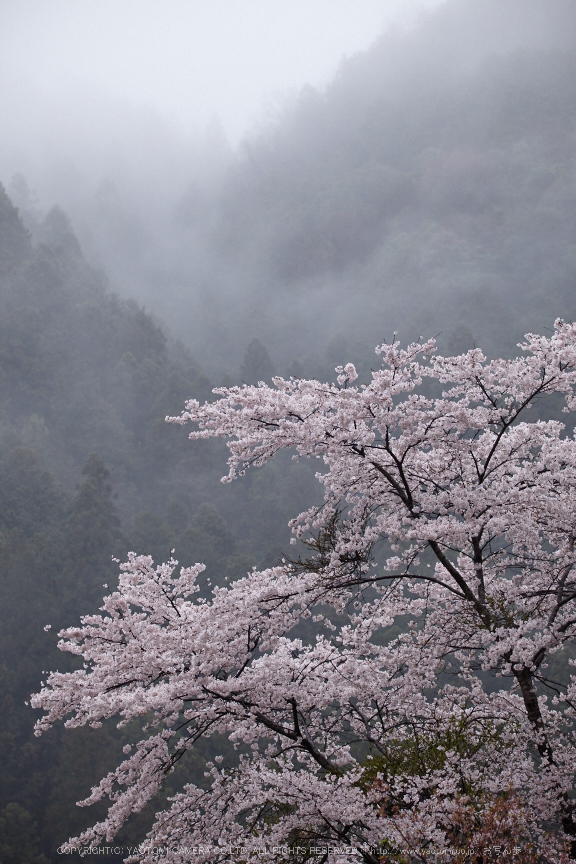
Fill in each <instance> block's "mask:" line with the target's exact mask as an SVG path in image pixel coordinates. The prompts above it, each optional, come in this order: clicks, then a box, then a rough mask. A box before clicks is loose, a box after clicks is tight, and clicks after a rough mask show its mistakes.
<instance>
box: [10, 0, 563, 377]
mask: <svg viewBox="0 0 576 864" xmlns="http://www.w3.org/2000/svg"><path fill="white" fill-rule="evenodd" d="M575 34H576V9H575V7H574V4H573V3H572V2H570V0H555V2H554V3H549V2H546V0H487V2H483V3H481V4H479V3H477V2H476V0H449V2H446V3H445V4H443V5H442V6H440V7H438V8H437V9H435V10H434V11H432V12H430V13H428V14H427V15H425V16H423V17H422V20H421V21H420V23H419V25H418V26H417V27H415V28H413V29H412V30H410V31H407V32H403V31H400V32H396V33H391V34H387V35H384V36H382V37H381V38H380V39H379V40H377V41H376V42H375V44H374V45H373V47H372V48H371V49H370V50H368V51H366V52H363V53H360V54H358V55H356V56H353V57H351V58H348V59H347V60H345V61H344V62H343V63H342V65H341V68H340V71H339V73H338V75H337V77H336V78H335V80H334V81H333V83H332V84H331V85H330V86H329V87H328V88H327V89H326V91H325V92H317V91H314V90H313V89H311V88H308V89H306V90H305V91H303V92H302V93H301V94H300V95H299V96H297V97H295V98H293V99H291V100H287V101H286V102H285V104H284V106H283V107H281V108H279V109H278V111H277V112H276V115H275V116H274V117H273V118H272V119H269V120H268V121H267V122H266V123H264V124H263V125H262V126H261V128H260V129H259V130H255V131H253V132H252V133H250V134H249V135H248V136H247V137H246V139H245V141H244V143H243V144H242V145H241V147H240V148H239V150H238V152H237V153H236V154H231V153H230V151H229V150H227V148H226V145H225V142H224V141H223V140H222V136H221V133H218V130H217V129H213V130H212V132H211V133H210V135H211V138H210V141H208V140H207V141H206V142H204V144H203V145H202V147H203V148H204V149H202V147H201V148H199V149H198V148H197V149H196V150H195V151H193V149H190V148H189V149H188V151H187V152H188V157H189V158H188V162H187V163H186V157H185V155H183V153H184V150H183V149H182V148H180V150H178V148H177V147H176V145H175V144H174V143H173V141H172V139H170V136H169V135H168V132H166V134H165V135H164V138H163V137H162V134H163V133H161V132H158V133H157V134H156V135H155V136H153V144H152V145H150V146H151V148H152V149H150V148H149V149H147V147H148V144H147V143H146V142H147V139H146V136H144V138H141V143H140V145H139V146H137V145H136V143H133V148H134V159H133V160H131V158H130V153H129V152H127V150H126V145H124V146H123V149H122V153H121V156H120V155H118V158H117V159H116V162H115V163H114V164H113V165H112V164H111V163H110V164H109V165H107V166H105V165H104V163H103V162H102V160H100V161H98V160H97V159H95V161H94V167H93V172H94V173H93V176H91V175H90V171H89V168H88V167H86V166H85V167H84V174H82V173H78V174H76V175H74V183H73V184H71V182H70V180H69V179H67V180H66V181H62V183H61V186H60V192H61V198H60V201H59V203H61V204H62V205H63V206H64V207H65V208H66V209H67V210H69V212H70V213H71V214H72V218H73V221H74V225H75V226H77V228H78V230H79V233H80V236H81V237H82V244H83V247H84V248H85V249H86V250H88V253H89V256H90V260H91V261H92V262H99V263H100V264H101V265H102V266H104V267H105V269H106V271H107V273H108V275H109V278H110V280H111V284H112V285H113V287H114V290H115V291H118V292H119V293H120V294H121V295H122V296H127V295H134V296H136V297H138V298H139V299H140V300H141V301H143V302H145V303H146V304H147V306H148V308H150V309H152V310H154V312H155V314H156V315H158V316H159V318H160V319H161V320H162V321H164V322H166V323H167V324H168V325H169V327H170V329H171V330H172V332H174V333H175V334H176V335H177V336H178V337H179V338H181V339H182V340H183V341H184V342H185V344H186V345H187V346H188V347H189V348H190V349H191V350H192V352H193V353H194V355H195V356H196V357H198V358H200V360H201V363H202V365H203V367H204V368H205V369H207V370H208V371H209V373H210V374H211V375H212V376H213V377H214V378H215V380H216V381H217V382H218V381H219V380H221V379H222V376H226V380H235V381H240V380H242V379H241V372H240V370H241V366H242V362H243V358H244V355H245V353H246V350H247V349H248V346H249V345H250V344H251V343H252V341H253V340H254V339H255V338H256V339H258V340H259V341H260V342H261V344H262V345H263V347H264V348H265V349H266V350H267V351H268V352H269V355H270V361H271V367H273V368H274V369H275V370H276V371H277V372H278V373H280V374H286V373H295V374H304V372H306V374H308V373H309V374H317V375H322V376H329V375H331V374H332V372H333V367H334V365H336V364H337V363H341V362H345V361H347V360H350V359H352V360H354V361H355V362H357V363H359V364H360V365H361V366H363V367H364V368H366V367H367V366H370V365H372V364H373V362H374V357H373V353H372V351H373V346H374V345H375V344H377V343H379V342H381V341H382V340H383V339H384V338H386V339H389V338H391V336H392V334H393V332H394V331H397V332H398V333H399V335H400V337H401V338H402V339H403V340H404V341H406V340H409V339H412V338H418V337H419V336H420V335H422V336H430V335H435V334H437V333H439V334H441V335H440V347H441V349H442V350H444V351H460V350H464V349H465V348H468V347H470V346H471V345H472V344H477V345H481V346H482V347H483V348H484V349H485V350H487V351H488V352H489V353H497V352H500V353H502V352H503V353H510V352H511V351H513V350H515V348H514V346H515V344H516V343H517V342H518V340H519V339H520V338H521V336H522V334H523V333H524V332H525V331H526V330H527V329H536V330H538V329H540V328H541V327H546V326H548V327H549V326H551V323H552V321H553V319H554V317H556V316H557V315H563V316H566V317H572V316H573V314H574V303H573V291H572V286H573V284H574V266H575V265H574V260H575V258H574V256H575V249H574V242H573V238H574V234H575V231H574V228H575V226H574V219H575V215H574V214H575V205H576V197H575V188H574V152H575V144H574V118H575V113H576V112H575V109H576V104H575V99H576V70H575V60H574V56H575V54H574V45H575V40H576V35H575ZM107 134H108V135H110V134H111V133H110V132H108V133H107ZM171 141H172V143H170V142H171ZM184 149H185V148H184ZM149 150H150V152H149ZM152 151H153V153H152ZM143 153H146V154H147V155H146V156H144V155H142V154H143ZM154 166H155V167H154ZM186 166H187V167H186ZM46 170H47V169H46ZM138 171H140V174H138ZM61 175H62V172H60V174H58V175H56V174H55V175H54V176H53V178H52V185H51V186H50V188H51V189H52V194H54V195H56V194H57V189H58V185H57V183H56V180H55V178H56V176H61ZM49 185H50V184H47V183H45V184H44V186H45V188H48V186H49ZM11 190H12V192H13V194H14V197H15V200H16V201H17V203H18V205H19V207H20V209H21V211H22V213H23V216H24V218H25V221H26V224H27V225H28V227H29V228H30V230H32V231H33V233H34V235H35V236H37V227H36V226H37V223H38V207H39V205H38V202H36V203H35V201H34V196H33V194H31V193H29V192H26V189H25V188H23V187H22V183H21V182H20V183H18V182H16V183H15V184H13V186H12V187H11ZM41 209H42V208H41V207H40V210H41Z"/></svg>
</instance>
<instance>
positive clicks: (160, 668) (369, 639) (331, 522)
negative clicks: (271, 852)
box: [33, 321, 576, 864]
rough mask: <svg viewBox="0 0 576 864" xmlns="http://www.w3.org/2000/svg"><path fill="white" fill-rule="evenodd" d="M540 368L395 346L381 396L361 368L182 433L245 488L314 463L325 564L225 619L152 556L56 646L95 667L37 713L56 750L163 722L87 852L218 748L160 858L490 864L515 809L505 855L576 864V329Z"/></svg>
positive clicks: (220, 410) (165, 824) (236, 394)
mask: <svg viewBox="0 0 576 864" xmlns="http://www.w3.org/2000/svg"><path fill="white" fill-rule="evenodd" d="M520 347H521V348H522V352H523V353H522V356H520V357H519V358H516V359H512V360H503V359H498V360H493V361H490V362H488V361H487V360H486V358H485V357H484V356H483V355H482V353H481V352H480V351H479V350H478V349H474V350H471V351H469V352H468V353H466V354H464V355H461V356H457V357H437V356H436V355H435V349H434V343H433V342H432V341H430V342H426V343H423V344H421V343H417V344H413V345H411V346H409V347H408V348H406V349H402V348H401V347H400V345H399V344H398V343H397V342H394V343H393V344H390V345H382V346H381V347H380V348H378V349H377V351H378V353H379V354H380V355H381V358H382V365H381V368H379V369H378V370H377V371H375V372H373V373H372V377H371V381H370V382H369V383H368V384H365V385H360V386H358V385H356V384H354V382H355V381H356V380H357V374H356V370H355V369H354V367H353V366H352V364H348V365H346V366H344V367H338V369H337V370H336V371H337V383H335V384H322V383H320V382H318V381H314V380H300V379H291V380H284V379H282V378H275V379H274V382H273V384H274V386H273V387H269V386H266V385H264V384H263V383H261V384H260V385H258V386H243V387H231V388H220V389H219V390H217V391H215V392H216V394H217V395H218V396H219V398H218V399H217V400H216V401H214V402H212V403H209V404H205V405H200V404H199V403H198V402H196V401H190V402H188V403H187V405H186V410H185V411H184V412H183V414H182V416H181V417H178V418H170V419H171V420H172V421H173V422H177V423H182V424H187V423H195V424H197V428H196V430H195V431H193V432H192V433H191V435H190V437H191V438H193V439H194V438H212V437H221V438H225V439H227V441H228V447H229V450H230V454H231V455H230V459H229V466H230V471H229V474H228V477H227V478H225V479H226V480H232V479H234V478H235V477H236V476H238V475H242V474H243V473H244V472H245V471H246V470H247V469H248V468H249V467H251V466H258V465H263V464H264V463H265V462H267V461H268V460H270V459H272V458H273V457H274V456H275V454H276V453H277V452H278V451H280V450H282V449H286V448H288V449H290V450H291V451H292V452H293V453H294V458H301V457H304V458H307V457H319V458H320V460H321V462H322V464H323V466H324V469H323V471H321V472H319V473H318V475H317V477H318V480H319V482H320V483H321V484H322V486H323V487H324V503H323V505H322V506H321V507H312V508H311V509H309V510H307V511H306V512H304V513H301V514H300V515H299V516H298V517H297V518H296V519H295V520H294V522H293V524H292V527H293V531H294V536H295V540H298V539H301V540H306V538H310V537H311V536H312V537H315V538H316V540H314V541H312V542H310V544H309V545H310V547H311V548H312V549H313V551H314V552H315V555H312V557H311V558H309V559H306V560H304V561H302V560H298V561H297V562H294V561H288V562H285V563H284V564H283V565H282V566H278V567H274V568H271V569H268V570H264V571H261V572H260V571H256V570H254V571H253V572H251V573H250V574H248V575H247V576H246V577H245V578H243V579H239V580H238V581H236V582H234V583H232V584H231V585H230V586H229V587H227V588H221V587H220V588H215V589H214V590H213V592H212V594H211V595H210V596H209V597H204V596H201V594H200V593H199V591H198V586H197V577H198V575H199V573H200V572H201V571H202V570H203V566H202V565H200V564H198V565H196V566H195V567H192V568H189V569H181V570H178V568H177V562H175V561H170V562H168V563H167V564H162V565H160V566H157V567H156V566H154V564H153V562H152V560H151V559H150V558H149V557H145V556H136V555H135V554H131V555H130V556H129V558H128V562H127V563H126V564H123V565H122V567H121V574H120V579H119V584H118V589H117V590H116V591H114V592H113V593H112V594H111V595H110V596H108V597H106V598H105V600H104V605H103V607H102V610H101V614H98V615H91V616H86V617H85V618H83V619H82V622H81V625H80V626H79V627H75V628H70V629H68V630H65V631H63V632H61V634H60V636H61V640H62V641H61V642H60V647H61V648H62V650H65V651H70V652H72V653H74V654H77V655H78V656H79V657H81V658H82V660H83V668H82V669H79V670H78V671H75V672H72V673H65V674H62V673H57V672H56V673H52V674H51V675H50V676H49V678H48V680H47V681H46V683H45V685H44V686H43V688H42V691H41V692H40V693H39V694H38V695H36V696H34V697H33V705H34V706H35V707H38V708H43V709H44V710H45V712H46V714H45V716H44V717H43V718H42V719H41V720H39V721H38V724H37V731H38V734H40V733H41V732H42V731H44V730H45V729H47V728H48V727H49V726H50V725H51V724H52V723H54V722H55V721H57V720H60V719H64V718H67V719H66V725H68V726H72V727H74V726H83V725H86V724H88V725H90V726H95V727H97V726H99V725H100V724H101V723H102V721H103V720H105V719H107V718H111V717H119V718H120V723H121V724H127V723H129V722H131V721H133V720H135V719H137V718H143V720H144V723H145V726H144V733H143V737H142V740H140V741H138V742H135V743H134V744H133V746H131V747H126V748H125V756H126V759H125V760H124V761H123V762H122V764H121V765H120V766H119V767H118V768H117V769H116V770H115V771H113V772H111V773H110V774H109V775H108V776H106V777H105V778H104V779H103V780H102V781H101V783H100V784H99V785H98V786H97V787H95V788H94V789H93V790H92V794H91V795H90V797H89V798H87V799H86V801H84V802H82V803H83V804H91V803H93V802H95V801H98V800H100V799H102V798H108V799H109V801H110V808H109V811H108V816H107V818H106V819H105V820H104V821H103V822H101V823H98V824H96V825H95V826H94V827H93V828H92V829H90V830H89V831H87V832H85V833H84V834H82V835H81V836H80V837H78V838H75V839H74V840H73V841H71V842H72V843H73V844H74V843H75V844H76V845H77V846H86V845H89V844H98V843H101V842H110V841H112V839H113V838H114V837H115V836H116V834H117V832H118V830H119V829H120V828H121V826H122V825H123V824H124V822H125V820H126V819H127V818H128V817H129V816H130V814H131V813H133V812H137V811H139V810H141V809H142V807H143V806H144V805H145V804H146V803H147V802H148V801H149V800H150V799H151V797H152V796H153V795H154V794H155V792H156V791H157V790H158V789H159V788H160V786H161V785H162V782H163V779H164V777H165V775H166V773H167V772H168V771H170V770H171V768H173V766H174V765H175V764H176V763H177V762H178V760H179V759H180V758H181V757H182V756H183V755H184V754H185V753H186V752H187V751H188V750H190V749H192V748H194V746H195V744H196V742H197V741H198V740H199V739H200V738H202V737H210V736H213V735H216V734H218V735H221V736H222V735H223V736H226V738H227V739H229V741H231V742H232V743H233V744H234V746H235V747H236V748H237V759H235V760H234V761H233V763H232V764H226V763H225V762H224V761H223V760H222V759H221V758H220V757H218V758H217V759H216V760H215V761H214V763H211V764H209V765H208V767H207V781H208V782H207V783H206V785H205V787H203V788H200V787H198V786H195V785H192V784H190V785H187V786H185V787H184V788H183V790H182V792H181V793H180V794H178V795H176V796H175V797H174V798H173V799H172V801H171V806H170V807H169V809H167V810H165V811H164V812H161V813H159V814H158V816H157V819H156V822H155V825H154V827H153V829H152V831H151V834H150V835H149V845H150V846H153V847H156V848H160V847H161V848H163V849H165V850H166V852H165V854H164V856H163V860H165V861H167V862H170V864H185V862H186V861H187V860H188V859H187V858H186V857H185V855H184V856H183V853H180V852H179V851H178V849H179V848H185V847H199V848H200V847H204V848H205V849H206V853H205V854H203V855H200V856H199V857H196V858H195V859H194V860H197V861H199V862H201V861H206V862H208V861H212V862H224V861H231V860H233V859H232V858H230V854H231V853H230V851H229V850H230V849H231V848H232V847H242V849H243V859H242V860H245V861H251V860H254V861H256V860H259V857H258V856H259V855H260V851H259V850H261V848H262V847H263V846H266V847H267V848H277V849H284V848H286V849H288V848H295V847H302V848H305V849H306V850H307V852H306V855H307V856H308V857H306V860H307V861H316V860H317V861H318V862H319V861H323V862H327V864H337V862H339V864H351V862H358V861H359V860H361V861H364V862H366V864H377V862H378V861H380V860H387V859H386V854H387V852H386V850H387V849H393V848H407V847H408V848H412V849H420V850H422V856H423V857H422V860H428V858H429V856H430V854H431V852H432V851H433V850H436V851H437V852H438V853H440V852H441V851H442V850H446V851H448V850H449V849H450V848H454V846H455V845H456V846H458V845H461V844H462V834H460V835H459V837H456V834H457V827H458V826H460V827H461V826H462V825H464V824H466V825H467V826H468V827H467V829H466V830H467V831H468V835H467V840H468V841H469V844H470V846H474V845H475V837H476V839H477V840H478V841H479V842H480V838H481V841H482V843H483V844H484V845H485V843H486V838H485V836H484V835H483V834H482V823H483V818H484V815H486V814H490V813H494V812H495V810H494V808H495V806H496V804H495V802H502V801H506V800H509V801H513V802H514V803H513V815H512V816H511V815H509V816H508V817H507V818H508V823H507V824H508V825H509V826H512V825H513V826H515V827H514V831H518V832H520V833H522V837H511V836H510V837H505V838H504V841H503V842H504V845H509V846H511V847H514V848H520V845H521V843H529V844H531V847H530V848H532V849H534V850H535V852H534V854H535V855H537V854H542V855H543V856H544V858H543V859H542V860H546V861H548V862H551V864H553V862H558V864H559V862H562V861H565V860H569V856H570V854H571V851H572V850H574V849H576V845H571V844H573V843H574V841H575V840H576V817H575V816H574V812H573V811H574V803H573V792H574V775H575V770H576V747H575V738H574V732H575V723H576V701H575V700H576V685H575V680H574V676H573V674H572V671H571V666H572V661H571V659H570V658H571V657H573V656H574V652H573V643H574V636H575V633H576V604H575V601H576V572H575V567H574V565H575V559H576V550H575V548H574V541H575V537H576V534H575V532H576V441H575V439H574V436H573V434H572V432H571V431H570V432H568V431H567V429H566V428H565V427H564V426H563V424H562V423H560V422H558V421H556V420H542V419H538V411H539V406H540V404H541V402H542V400H543V399H544V398H545V397H550V396H553V395H554V394H560V398H563V399H564V410H565V411H566V412H567V414H568V415H569V414H570V413H571V412H573V411H574V410H575V409H576V397H575V393H574V388H575V384H576V326H575V325H573V324H567V323H564V322H563V321H557V322H556V325H555V332H554V335H553V336H552V337H550V338H544V337H541V336H536V335H528V336H527V337H526V342H525V343H523V344H522V345H521V346H520ZM556 398H558V397H556ZM306 619H308V621H307V626H306V627H304V626H303V624H302V622H303V621H306ZM312 623H313V624H314V626H313V627H311V624H312ZM311 633H312V635H310V634H311ZM306 634H308V635H306ZM499 806H500V805H499ZM510 807H512V804H510ZM463 812H466V814H467V815H466V818H464V817H463V816H462V813H463ZM498 812H500V811H498ZM510 813H512V810H510ZM486 818H488V816H487V815H486ZM461 830H463V829H461ZM511 830H512V828H510V827H509V831H511ZM475 832H476V833H475ZM497 841H498V838H495V839H494V842H497ZM316 848H318V849H324V850H328V851H324V852H322V853H321V854H320V853H318V855H316V853H315V852H314V849H316ZM332 848H333V849H334V851H330V849H332ZM343 849H345V850H348V851H344V852H343V851H342V850H343ZM251 850H252V851H251ZM572 854H573V852H572ZM131 860H134V861H136V860H139V861H143V862H149V861H150V862H151V861H152V857H151V856H150V855H149V854H148V853H146V852H143V853H142V854H139V855H138V856H136V857H135V858H133V859H131ZM155 860H156V859H155ZM276 860H277V861H283V860H286V861H288V860H295V859H293V858H290V857H289V856H288V857H283V854H281V853H278V855H277V856H276ZM526 860H528V859H526ZM531 860H532V859H531ZM534 860H536V858H534Z"/></svg>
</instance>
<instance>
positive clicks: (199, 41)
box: [0, 0, 443, 144]
mask: <svg viewBox="0 0 576 864" xmlns="http://www.w3.org/2000/svg"><path fill="white" fill-rule="evenodd" d="M442 2H443V0H0V87H1V89H2V91H3V92H0V105H1V104H4V105H6V104H8V105H12V109H13V110H16V108H15V106H16V103H17V102H18V103H20V102H21V101H22V100H23V101H25V102H28V103H29V109H30V112H32V113H33V114H34V113H35V112H37V113H38V115H41V114H42V113H43V112H42V106H44V108H45V109H48V106H50V108H49V109H48V112H47V113H50V112H51V111H54V110H56V112H57V113H60V112H61V111H64V112H66V110H68V111H72V112H77V110H78V106H79V105H80V104H81V103H82V102H84V104H86V105H87V103H89V102H90V101H92V100H94V101H95V102H98V100H100V101H101V100H104V101H109V100H110V99H113V100H115V101H118V103H119V104H124V105H128V103H130V104H131V105H132V106H134V107H136V108H145V109H152V110H153V111H154V112H159V113H161V114H162V115H164V116H165V117H166V119H169V118H170V116H172V118H173V119H176V118H178V121H179V124H181V125H182V127H183V130H184V131H186V132H188V131H190V132H192V131H194V130H198V131H199V130H201V129H202V128H205V127H206V125H207V124H208V123H209V122H210V121H211V119H212V118H213V117H214V116H217V117H219V119H220V121H221V122H222V124H223V127H224V129H225V131H226V134H227V136H228V137H229V139H230V140H231V142H232V143H234V144H235V143H236V142H237V141H238V140H239V139H240V138H241V137H242V135H243V134H244V133H245V132H246V130H247V129H249V128H250V126H251V125H252V124H253V123H254V122H255V121H256V120H257V119H258V117H259V116H260V115H261V113H262V111H263V107H264V106H265V105H266V104H267V103H270V102H271V101H273V100H274V98H275V97H276V95H277V94H280V95H285V94H290V93H291V92H294V91H298V90H299V89H300V88H301V87H302V86H303V85H305V84H307V83H308V84H312V85H313V86H316V87H320V88H321V87H323V86H325V85H326V84H327V83H328V82H329V80H330V79H331V78H332V77H333V76H334V74H335V72H336V70H337V68H338V65H339V62H340V60H341V58H342V57H343V56H344V55H350V54H354V53H355V52H357V51H359V50H362V49H364V48H367V47H368V46H369V45H370V44H371V43H372V42H373V41H374V40H375V38H376V37H377V36H378V35H379V34H380V32H382V31H383V30H384V29H385V28H386V27H388V26H390V25H391V24H396V25H398V26H401V27H402V26H406V24H407V23H409V22H410V21H411V20H413V18H414V16H415V15H417V14H418V13H419V12H420V11H421V10H423V9H428V8H432V7H434V6H438V5H441V3H442ZM54 106H57V107H56V108H55V107H54ZM67 106H68V108H67ZM20 107H21V108H22V107H24V106H22V105H20ZM4 117H5V119H6V118H7V115H6V113H5V114H4ZM8 118H10V112H8ZM16 122H18V121H16ZM23 122H25V124H27V125H28V126H29V127H30V129H31V131H32V129H33V128H34V127H35V126H36V127H37V126H38V123H39V124H40V125H41V121H40V120H38V123H37V124H34V123H33V122H32V118H30V117H27V118H26V119H25V120H24V121H23ZM37 133H38V128H36V134H37Z"/></svg>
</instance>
